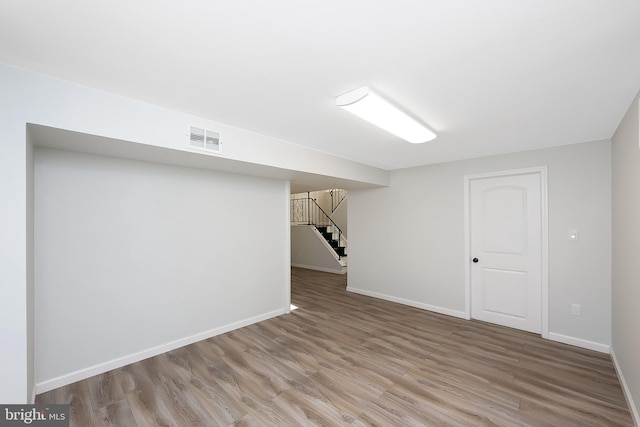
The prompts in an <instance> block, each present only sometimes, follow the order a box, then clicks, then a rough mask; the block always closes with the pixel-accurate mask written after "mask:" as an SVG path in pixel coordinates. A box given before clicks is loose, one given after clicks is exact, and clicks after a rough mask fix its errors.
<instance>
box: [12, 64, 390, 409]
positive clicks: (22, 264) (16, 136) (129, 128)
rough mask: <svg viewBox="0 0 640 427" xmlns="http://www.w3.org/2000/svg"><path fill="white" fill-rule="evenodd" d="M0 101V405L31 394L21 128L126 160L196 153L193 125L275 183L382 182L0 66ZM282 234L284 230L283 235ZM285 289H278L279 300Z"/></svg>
mask: <svg viewBox="0 0 640 427" xmlns="http://www.w3.org/2000/svg"><path fill="white" fill-rule="evenodd" d="M0 93H2V96H1V97H0V197H1V202H2V206H3V209H0V283H2V289H3V295H2V298H0V341H1V342H2V343H3V346H4V348H6V349H10V350H9V351H4V352H2V354H0V378H2V381H1V382H0V402H3V403H25V402H28V401H29V400H30V399H31V395H32V393H31V392H30V390H32V389H33V381H32V378H33V376H34V375H33V372H32V368H31V367H30V365H31V360H33V357H32V352H33V349H32V348H31V346H30V345H29V342H30V340H31V338H30V337H29V328H30V326H29V324H28V323H29V321H28V319H29V316H30V313H31V311H30V310H29V305H30V304H31V301H30V295H31V292H30V291H29V287H30V286H31V285H30V280H31V279H30V277H29V276H30V274H31V271H33V268H32V267H31V264H32V263H31V260H30V259H29V257H30V256H31V252H32V251H30V250H29V248H28V242H29V241H30V239H31V237H30V236H31V235H32V230H30V227H31V225H30V219H29V215H30V213H29V212H28V210H29V209H30V205H29V200H28V199H29V197H30V196H29V191H30V189H28V188H27V187H28V186H29V185H30V184H29V179H28V175H30V174H31V166H30V164H29V162H30V160H29V156H28V155H27V147H26V144H27V124H29V123H31V124H36V125H40V126H47V127H51V128H56V129H65V130H71V131H74V132H76V133H85V134H87V135H93V136H99V137H104V138H105V140H104V143H105V144H109V146H103V145H101V144H92V145H93V146H94V148H95V146H98V147H100V148H101V149H103V150H104V151H112V150H111V144H112V143H113V141H115V140H119V141H127V142H128V143H127V144H124V145H123V146H122V147H124V148H122V147H119V148H118V150H119V152H118V155H120V156H125V157H126V156H127V150H128V149H129V147H130V146H138V147H140V146H152V147H161V148H169V149H172V150H177V151H181V152H195V151H193V150H189V149H188V148H187V146H186V140H187V135H188V127H189V125H195V126H200V127H204V128H207V129H213V130H217V131H219V132H220V133H221V138H223V141H224V152H223V158H224V159H228V160H229V161H233V162H235V163H233V162H232V163H231V164H232V167H235V166H236V165H238V162H242V163H243V164H244V165H245V167H244V169H246V170H250V169H251V165H260V166H263V167H262V168H257V169H259V170H261V171H263V170H264V169H265V167H264V166H266V169H268V168H277V169H279V170H280V174H281V175H286V174H287V173H289V172H291V175H292V176H293V175H295V173H303V174H304V173H308V174H311V176H313V177H327V176H328V177H338V178H340V179H345V180H349V181H350V182H358V183H360V182H365V183H370V184H374V185H385V184H386V183H387V182H388V173H387V172H386V171H382V170H380V169H377V168H373V167H370V166H366V165H362V164H358V163H356V162H351V161H348V160H345V159H339V158H336V157H334V156H330V155H328V154H325V153H320V152H318V151H314V150H310V149H307V148H305V147H302V146H299V145H296V144H293V143H290V142H286V141H280V140H276V139H273V138H268V137H265V136H262V135H259V134H256V133H254V132H251V131H249V130H243V129H238V128H234V127H232V126H227V125H223V124H220V123H217V122H213V121H211V120H206V119H203V118H198V117H194V116H191V115H188V114H184V113H179V112H175V111H171V110H167V109H165V108H162V107H158V106H154V105H150V104H146V103H143V102H139V101H136V100H132V99H128V98H125V97H122V96H117V95H113V94H109V93H106V92H103V91H100V90H95V89H91V88H88V87H85V86H81V85H77V84H73V83H70V82H65V81H62V80H59V79H55V78H51V77H47V76H43V75H39V74H36V73H32V72H28V71H25V70H20V69H17V68H15V67H10V66H6V65H0ZM96 141H97V140H95V139H94V140H93V143H95V142H96ZM34 144H35V143H34ZM35 145H37V144H35ZM92 149H93V148H92ZM76 151H82V150H81V149H78V150H76ZM132 151H135V152H136V153H137V152H139V151H140V150H132ZM199 155H201V156H206V155H204V154H199ZM208 157H211V156H208ZM221 161H222V160H221ZM247 165H248V166H247ZM282 179H285V180H286V179H289V178H282ZM288 233H289V231H288V226H287V230H286V231H285V235H286V236H288ZM286 241H287V242H288V239H286ZM228 256H231V255H228ZM288 265H289V256H288V255H287V257H286V259H284V260H283V264H282V265H281V266H280V268H281V269H282V270H285V269H286V268H288ZM287 286H288V284H284V283H283V284H282V293H284V291H285V288H286V287H287ZM35 311H36V312H37V307H36V308H35Z"/></svg>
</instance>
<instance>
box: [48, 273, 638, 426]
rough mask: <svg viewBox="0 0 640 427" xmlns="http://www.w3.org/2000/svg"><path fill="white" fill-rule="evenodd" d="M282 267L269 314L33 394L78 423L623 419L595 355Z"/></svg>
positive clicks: (607, 370) (607, 373)
mask: <svg viewBox="0 0 640 427" xmlns="http://www.w3.org/2000/svg"><path fill="white" fill-rule="evenodd" d="M345 287H346V277H345V276H339V275H333V274H328V273H321V272H316V271H311V270H303V269H297V268H294V269H292V302H293V304H294V305H296V306H297V307H298V309H296V310H294V311H293V312H292V313H291V314H290V315H284V316H280V317H278V318H274V319H270V320H267V321H264V322H260V323H258V324H254V325H252V326H248V327H245V328H242V329H238V330H236V331H233V332H229V333H226V334H223V335H219V336H216V337H214V338H211V339H208V340H205V341H201V342H198V343H196V344H193V345H189V346H187V347H183V348H180V349H177V350H174V351H170V352H168V353H165V354H162V355H160V356H157V357H153V358H150V359H147V360H144V361H142V362H138V363H134V364H131V365H128V366H125V367H123V368H120V369H116V370H114V371H110V372H107V373H105V374H101V375H97V376H95V377H92V378H89V379H87V380H84V381H80V382H77V383H75V384H71V385H69V386H66V387H62V388H59V389H56V390H52V391H50V392H47V393H43V394H41V395H39V396H38V397H37V402H38V403H44V404H46V403H66V404H70V405H71V407H70V412H71V425H72V426H81V427H90V426H121V427H135V426H138V427H142V426H154V427H155V426H228V425H238V426H307V425H326V426H334V425H335V426H347V425H349V426H355V427H358V426H431V425H433V426H436V425H437V426H441V425H446V426H481V425H499V426H633V421H632V419H631V417H630V414H629V410H628V407H627V404H626V402H625V399H624V396H623V394H622V390H621V388H620V383H619V381H618V378H617V376H616V373H615V371H614V367H613V364H612V362H611V359H610V357H609V356H608V355H606V354H600V353H597V352H593V351H589V350H583V349H580V348H575V347H571V346H568V345H564V344H559V343H555V342H551V341H547V340H543V339H541V338H540V337H539V336H536V335H533V334H529V333H526V332H520V331H516V330H512V329H508V328H503V327H499V326H494V325H490V324H486V323H482V322H477V321H465V320H461V319H456V318H452V317H448V316H444V315H439V314H434V313H430V312H426V311H423V310H419V309H414V308H411V307H407V306H403V305H399V304H394V303H391V302H386V301H381V300H377V299H374V298H369V297H365V296H361V295H356V294H352V293H349V292H346V290H345Z"/></svg>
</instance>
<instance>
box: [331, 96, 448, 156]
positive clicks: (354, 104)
mask: <svg viewBox="0 0 640 427" xmlns="http://www.w3.org/2000/svg"><path fill="white" fill-rule="evenodd" d="M336 105H337V106H338V107H342V108H344V109H345V110H347V111H348V112H350V113H353V114H355V115H356V116H358V117H360V118H361V119H364V120H366V121H368V122H370V123H372V124H374V125H376V126H378V127H379V128H382V129H384V130H386V131H387V132H391V133H392V134H394V135H396V136H398V137H400V138H402V139H404V140H406V141H409V142H411V143H413V144H419V143H422V142H427V141H431V140H432V139H435V138H436V134H435V133H433V132H432V131H431V130H430V129H428V128H427V127H425V126H424V125H423V124H422V123H420V122H418V121H417V120H414V119H413V118H411V117H410V116H408V115H407V114H406V113H404V112H403V111H401V110H399V109H398V108H396V107H395V106H393V105H392V104H390V103H389V102H388V101H387V100H385V99H384V98H382V97H381V96H380V95H378V94H376V93H375V92H372V91H371V89H369V88H368V87H367V86H363V87H361V88H358V89H355V90H352V91H351V92H347V93H345V94H344V95H340V96H339V97H337V98H336Z"/></svg>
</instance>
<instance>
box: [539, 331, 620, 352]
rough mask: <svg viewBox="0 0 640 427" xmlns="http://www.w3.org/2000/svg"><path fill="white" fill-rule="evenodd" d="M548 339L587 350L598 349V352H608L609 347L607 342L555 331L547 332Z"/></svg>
mask: <svg viewBox="0 0 640 427" xmlns="http://www.w3.org/2000/svg"><path fill="white" fill-rule="evenodd" d="M549 339H550V340H551V341H557V342H561V343H563V344H569V345H574V346H576V347H582V348H586V349H588V350H594V351H599V352H600V353H607V354H609V352H610V347H609V346H608V345H607V344H600V343H597V342H594V341H589V340H583V339H581V338H575V337H570V336H567V335H562V334H557V333H555V332H549Z"/></svg>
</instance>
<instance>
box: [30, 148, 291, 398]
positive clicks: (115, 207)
mask: <svg viewBox="0 0 640 427" xmlns="http://www.w3.org/2000/svg"><path fill="white" fill-rule="evenodd" d="M35 154H36V156H35V195H36V198H35V248H36V250H35V264H36V268H35V306H36V310H35V335H36V346H35V347H36V354H35V361H36V383H37V385H38V392H42V391H46V390H48V389H51V388H55V387H57V386H60V385H62V384H65V383H70V382H73V381H75V380H78V379H81V378H83V377H88V376H91V375H93V374H96V373H98V372H102V371H105V370H108V369H113V368H115V367H118V366H122V365H125V364H128V363H131V362H133V361H136V360H140V359H142V358H145V357H149V356H152V355H154V354H158V353H161V352H163V351H167V350H169V349H172V348H176V347H179V346H182V345H185V344H189V343H191V342H194V341H196V340H199V339H204V338H208V337H209V336H212V335H215V334H217V333H220V332H226V331H227V330H230V329H234V328H236V327H239V326H243V325H245V324H248V323H252V322H255V321H258V320H262V319H264V318H269V317H272V316H275V315H278V314H282V313H283V312H284V311H285V305H286V303H287V302H288V296H287V295H285V287H284V285H283V284H284V283H287V282H288V281H289V276H288V274H289V269H288V267H287V268H285V266H287V265H288V262H289V242H288V241H287V239H283V236H286V235H288V233H289V223H288V221H287V205H288V198H289V194H288V193H289V186H288V184H287V183H286V182H283V181H276V180H267V179H259V178H251V177H247V176H242V175H232V174H225V173H220V172H212V171H204V170H199V169H191V168H182V167H174V166H166V165H160V164H152V163H145V162H137V161H132V160H123V159H116V158H110V157H102V156H94V155H88V154H80V153H73V152H66V151H60V150H51V149H37V150H36V153H35ZM256 212H260V220H259V221H256V218H255V213H256ZM265 225H268V226H265ZM247 266H250V268H247Z"/></svg>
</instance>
